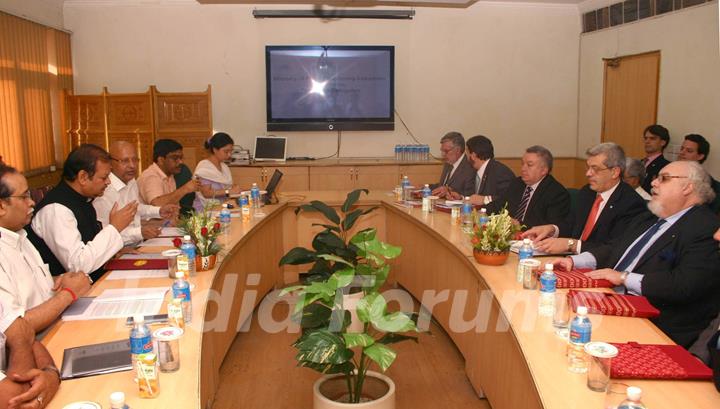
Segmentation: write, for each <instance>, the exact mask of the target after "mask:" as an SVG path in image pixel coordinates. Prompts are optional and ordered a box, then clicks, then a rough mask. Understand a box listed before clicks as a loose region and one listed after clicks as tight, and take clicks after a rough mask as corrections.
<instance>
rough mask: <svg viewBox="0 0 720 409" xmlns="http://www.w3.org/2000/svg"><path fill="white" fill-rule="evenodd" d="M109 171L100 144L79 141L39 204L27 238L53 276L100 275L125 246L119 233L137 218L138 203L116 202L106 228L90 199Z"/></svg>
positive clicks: (101, 189)
mask: <svg viewBox="0 0 720 409" xmlns="http://www.w3.org/2000/svg"><path fill="white" fill-rule="evenodd" d="M109 175H110V155H108V153H107V152H105V150H103V149H102V148H100V147H99V146H95V145H91V144H83V145H80V146H79V147H77V148H75V149H73V151H72V152H70V155H68V157H67V159H66V160H65V165H64V166H63V174H62V180H61V181H60V183H58V185H57V186H56V187H54V188H53V189H52V190H50V191H49V192H48V193H47V195H45V197H44V198H43V200H42V201H40V203H39V204H38V205H37V207H36V211H35V216H34V217H33V219H32V222H31V223H30V228H28V229H27V231H28V238H30V241H32V243H33V245H35V248H36V249H37V250H38V251H39V252H40V255H41V256H42V258H43V260H45V262H46V263H48V264H49V265H50V272H51V273H52V274H53V275H60V274H62V273H64V272H66V271H82V272H84V273H86V274H89V275H90V278H91V279H92V280H93V281H94V280H97V279H99V278H100V277H102V275H103V274H104V273H105V270H104V269H103V268H102V266H103V265H104V264H105V263H106V262H107V261H108V260H110V258H112V257H113V256H114V255H115V254H116V253H117V252H118V251H120V249H122V247H123V240H122V237H121V236H120V232H121V231H123V230H124V229H125V228H126V227H127V226H128V225H129V224H130V223H131V222H132V221H133V219H134V218H135V212H136V211H137V206H138V204H137V202H132V203H129V204H127V205H126V206H124V207H122V208H119V206H118V205H117V204H116V205H114V206H113V208H112V209H111V210H110V216H109V220H110V223H109V224H108V225H107V226H105V227H104V228H103V227H102V226H101V225H100V223H99V222H98V221H97V215H96V212H95V208H94V207H93V206H92V203H91V202H92V200H93V199H94V198H96V197H98V196H102V194H103V192H105V188H106V187H107V185H108V184H109V183H110V180H109V178H108V176H109Z"/></svg>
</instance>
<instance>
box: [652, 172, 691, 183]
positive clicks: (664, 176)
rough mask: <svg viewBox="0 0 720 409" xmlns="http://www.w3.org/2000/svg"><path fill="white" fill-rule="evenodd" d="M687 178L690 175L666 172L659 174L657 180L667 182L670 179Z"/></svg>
mask: <svg viewBox="0 0 720 409" xmlns="http://www.w3.org/2000/svg"><path fill="white" fill-rule="evenodd" d="M687 178H688V176H676V175H668V174H664V173H661V174H659V175H658V176H657V180H658V181H659V182H660V183H665V182H667V181H668V180H670V179H687Z"/></svg>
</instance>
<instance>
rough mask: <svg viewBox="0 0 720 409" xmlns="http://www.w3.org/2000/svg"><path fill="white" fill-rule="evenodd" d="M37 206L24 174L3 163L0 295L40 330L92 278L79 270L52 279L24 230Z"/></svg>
mask: <svg viewBox="0 0 720 409" xmlns="http://www.w3.org/2000/svg"><path fill="white" fill-rule="evenodd" d="M34 206H35V203H34V202H33V200H32V199H31V198H30V191H29V189H28V183H27V180H26V179H25V176H23V175H22V173H20V172H18V171H17V170H16V169H15V168H12V167H10V166H6V165H0V299H1V300H3V302H4V303H5V305H6V306H7V307H8V308H11V309H12V310H13V311H16V312H17V313H18V314H19V315H20V316H22V317H23V318H24V319H25V321H26V322H27V323H28V324H30V326H31V327H32V329H33V330H34V331H35V332H40V331H42V330H44V329H45V328H47V327H48V326H49V325H50V324H52V323H53V322H54V321H55V320H56V319H57V318H58V317H59V316H60V314H62V312H63V311H64V310H65V308H67V307H68V306H69V305H70V304H72V302H73V300H74V299H75V298H76V297H79V296H82V295H84V294H85V293H86V292H87V291H88V290H89V289H90V280H88V278H87V276H86V275H85V274H83V273H79V272H72V273H65V274H63V275H61V276H59V277H57V278H56V279H55V280H53V277H52V275H51V274H50V268H49V267H48V265H47V264H46V263H45V262H44V261H43V259H42V257H40V253H38V251H37V250H36V249H35V247H34V246H33V245H32V243H30V241H29V240H28V238H27V232H26V231H25V230H23V227H25V226H26V225H27V224H28V223H30V219H31V218H32V215H33V207H34Z"/></svg>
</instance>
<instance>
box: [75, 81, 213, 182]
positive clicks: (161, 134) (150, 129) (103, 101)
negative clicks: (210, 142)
mask: <svg viewBox="0 0 720 409" xmlns="http://www.w3.org/2000/svg"><path fill="white" fill-rule="evenodd" d="M210 99H211V91H210V86H208V88H207V90H206V91H205V92H188V93H183V92H177V93H163V92H159V91H158V90H157V88H155V86H150V89H149V90H148V91H147V92H145V93H137V94H111V93H109V92H108V90H107V88H104V89H103V93H102V94H100V95H66V113H65V115H66V123H67V124H68V129H67V134H68V137H69V139H70V141H71V144H72V146H73V147H75V146H78V145H79V144H81V143H94V144H96V145H99V146H102V147H104V148H106V149H107V147H108V146H109V144H110V143H111V142H112V141H116V140H124V141H128V142H131V143H133V144H135V146H136V147H137V151H138V155H139V157H140V160H141V165H140V166H141V169H145V168H147V167H148V166H150V165H151V164H152V147H153V144H154V143H155V141H156V140H158V139H163V138H172V139H175V140H177V141H178V142H180V143H181V144H182V145H183V147H184V152H185V156H186V163H187V164H188V166H189V167H190V169H194V168H195V164H196V163H197V161H198V160H199V156H200V154H201V152H202V148H203V142H204V141H205V139H206V138H208V137H209V136H210V135H212V109H211V103H210Z"/></svg>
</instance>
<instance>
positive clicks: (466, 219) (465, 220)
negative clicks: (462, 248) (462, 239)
mask: <svg viewBox="0 0 720 409" xmlns="http://www.w3.org/2000/svg"><path fill="white" fill-rule="evenodd" d="M472 211H473V207H472V204H470V197H469V196H465V197H464V198H463V205H462V210H461V212H460V217H461V218H462V229H463V230H464V231H465V232H467V233H470V232H472V228H473V218H472V217H473V216H472Z"/></svg>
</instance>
